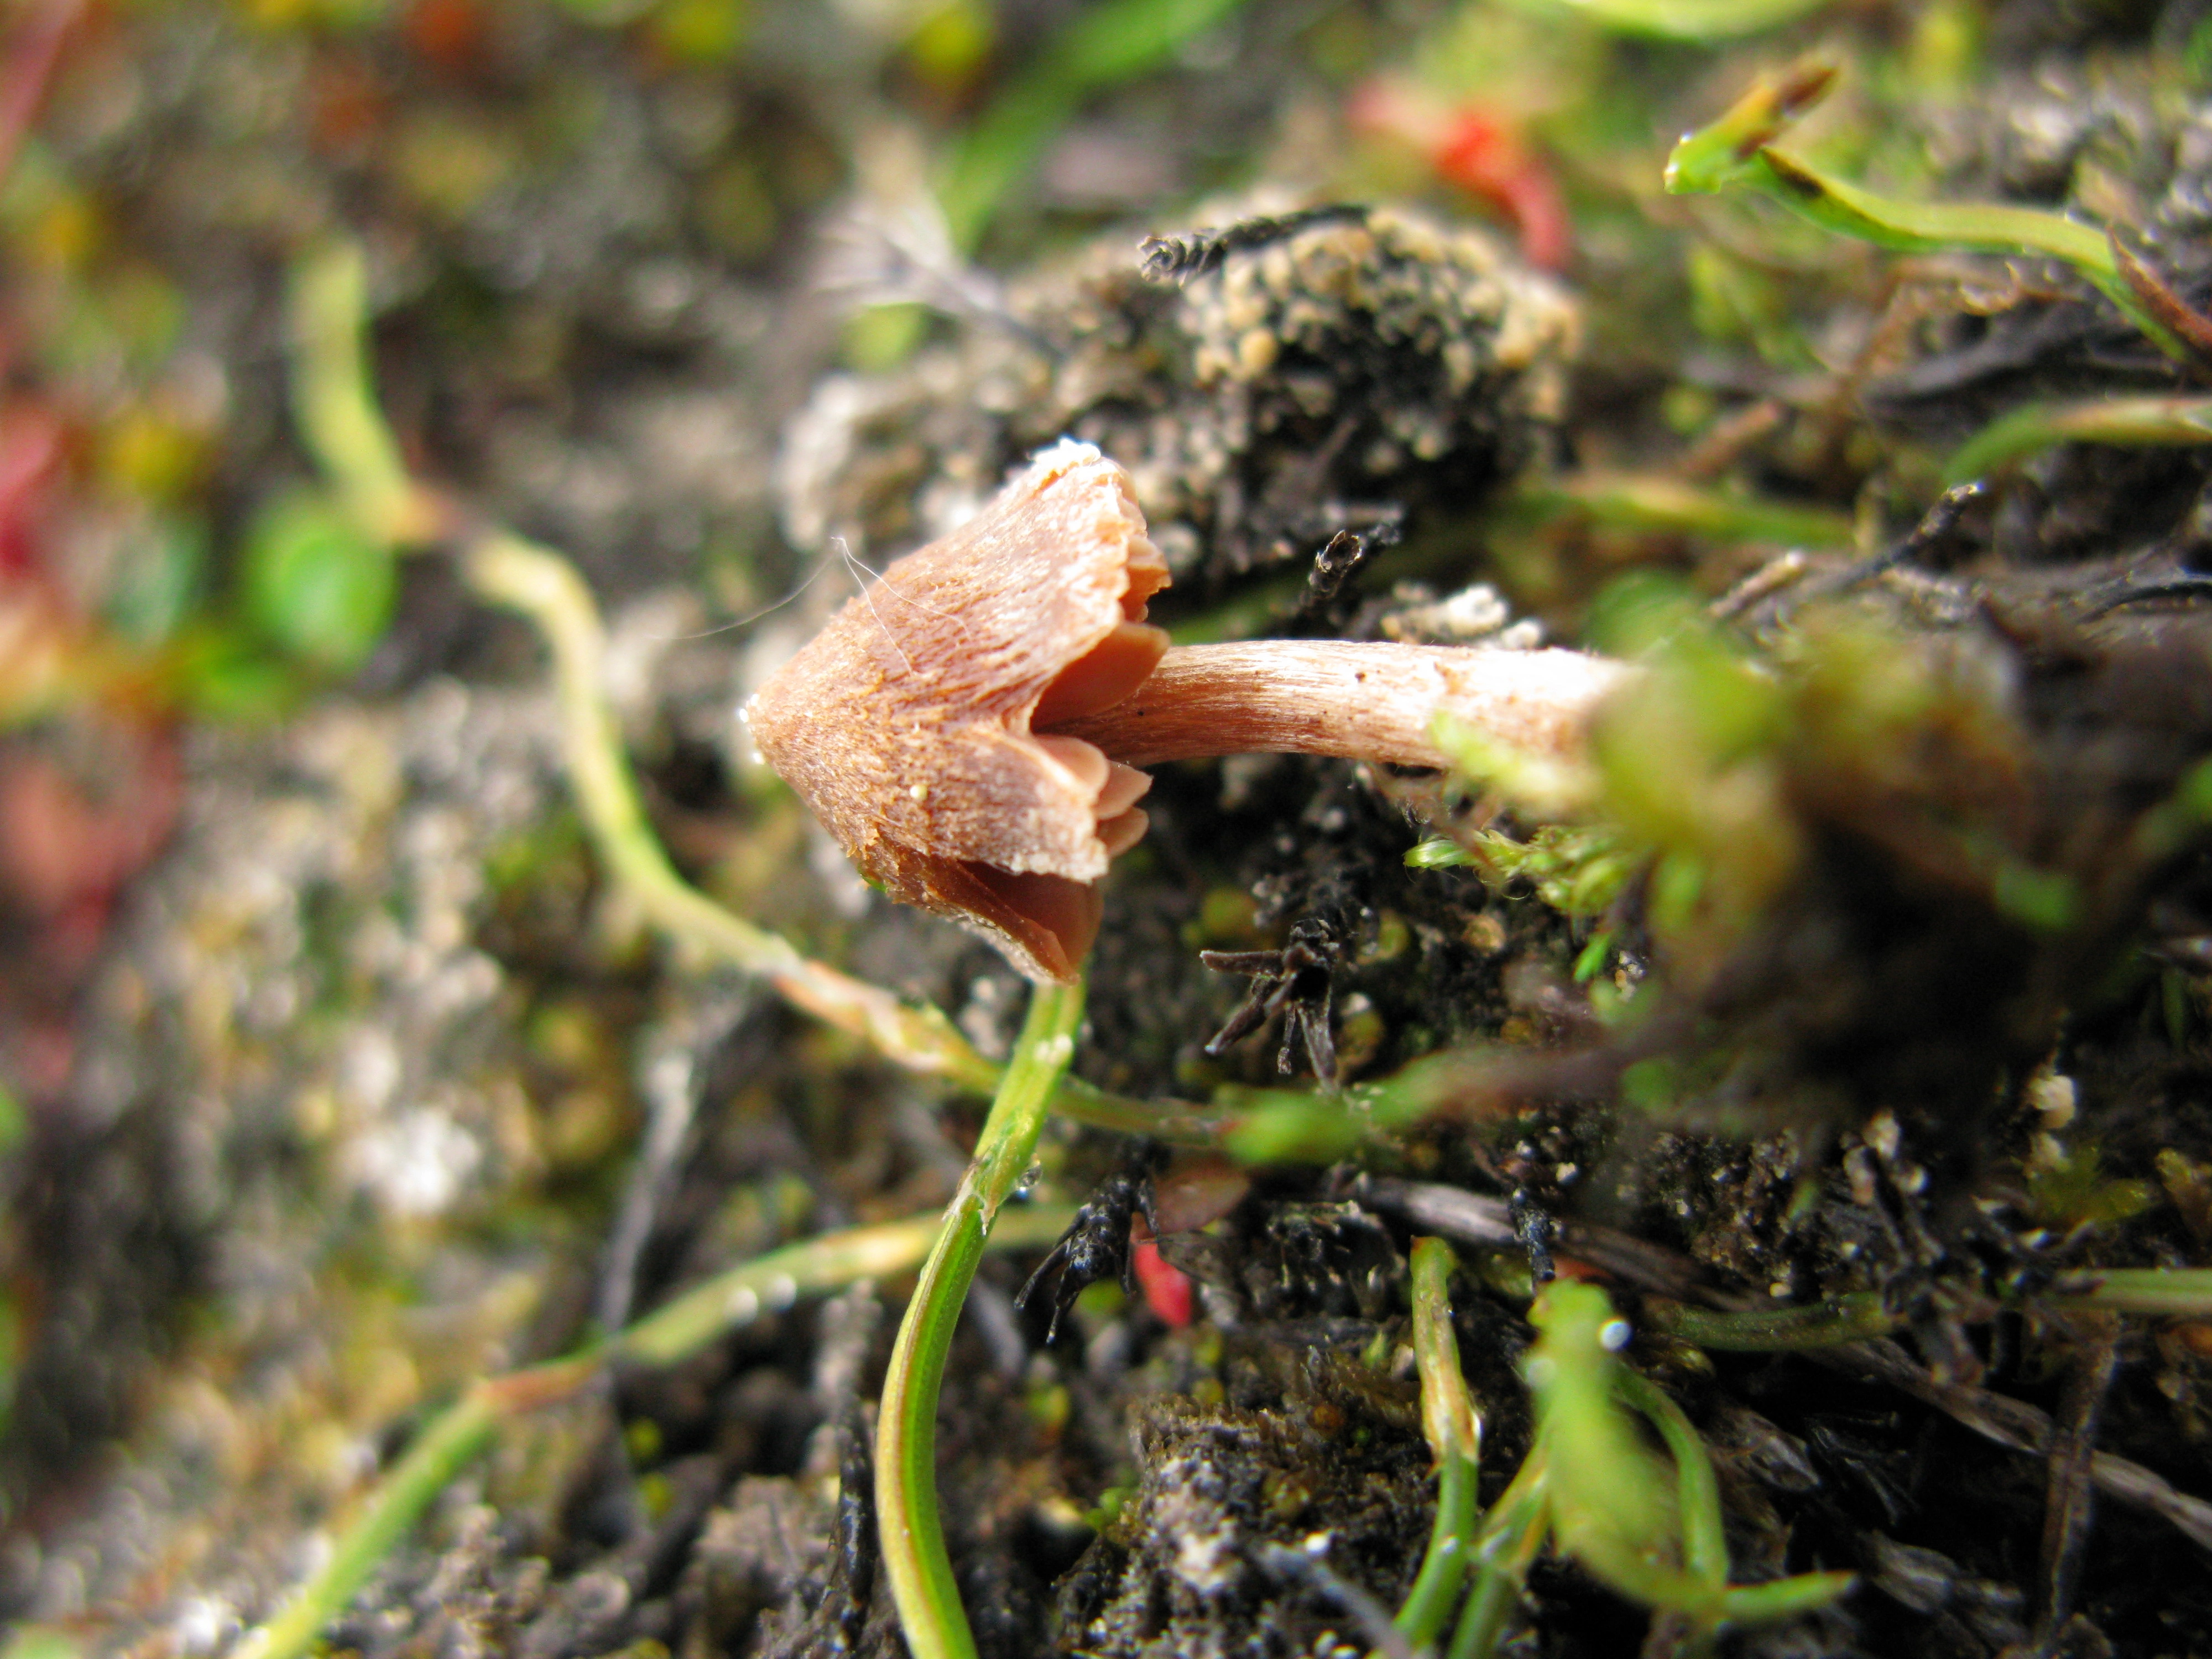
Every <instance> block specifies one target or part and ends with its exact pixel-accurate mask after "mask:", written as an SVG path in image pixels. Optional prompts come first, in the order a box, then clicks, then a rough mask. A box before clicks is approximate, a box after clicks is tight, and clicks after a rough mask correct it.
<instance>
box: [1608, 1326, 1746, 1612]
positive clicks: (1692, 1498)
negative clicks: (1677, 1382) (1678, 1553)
mask: <svg viewBox="0 0 2212 1659" xmlns="http://www.w3.org/2000/svg"><path fill="white" fill-rule="evenodd" d="M1613 1387H1614V1389H1616V1390H1617V1391H1618V1392H1619V1394H1620V1397H1621V1399H1622V1400H1623V1401H1626V1403H1627V1404H1628V1406H1629V1407H1631V1408H1632V1409H1633V1410H1635V1411H1636V1412H1638V1413H1640V1414H1641V1415H1642V1416H1643V1417H1644V1419H1646V1420H1648V1421H1649V1422H1650V1425H1652V1427H1654V1428H1656V1429H1657V1430H1658V1431H1659V1437H1660V1438H1661V1439H1662V1440H1663V1441H1664V1442H1666V1444H1667V1455H1668V1456H1669V1457H1671V1458H1673V1459H1674V1501H1675V1506H1676V1508H1677V1509H1678V1510H1680V1520H1681V1528H1682V1570H1683V1571H1685V1572H1686V1573H1688V1574H1689V1575H1690V1577H1692V1578H1695V1579H1697V1580H1699V1582H1701V1583H1706V1584H1710V1585H1711V1586H1712V1588H1714V1589H1720V1588H1722V1587H1723V1585H1725V1584H1726V1583H1728V1568H1729V1559H1728V1537H1727V1534H1726V1532H1725V1530H1724V1529H1723V1526H1722V1523H1721V1488H1720V1481H1719V1480H1718V1479H1717V1477H1716V1476H1715V1475H1714V1474H1713V1460H1712V1459H1711V1457H1710V1456H1709V1455H1707V1454H1706V1451H1705V1442H1704V1441H1703V1440H1701V1439H1699V1437H1698V1431H1696V1430H1695V1429H1693V1428H1692V1427H1691V1426H1690V1419H1688V1418H1686V1417H1685V1416H1683V1415H1682V1408H1681V1407H1680V1406H1677V1405H1676V1404H1675V1403H1674V1401H1672V1400H1670V1399H1669V1398H1668V1396H1667V1394H1666V1391H1665V1390H1664V1389H1661V1388H1660V1387H1659V1385H1658V1384H1657V1383H1654V1382H1652V1381H1651V1380H1650V1378H1649V1377H1647V1376H1644V1375H1643V1374H1642V1373H1641V1372H1639V1371H1636V1370H1631V1369H1630V1368H1629V1367H1627V1366H1626V1365H1623V1366H1621V1367H1620V1368H1619V1369H1618V1370H1616V1371H1615V1372H1614V1373H1613Z"/></svg>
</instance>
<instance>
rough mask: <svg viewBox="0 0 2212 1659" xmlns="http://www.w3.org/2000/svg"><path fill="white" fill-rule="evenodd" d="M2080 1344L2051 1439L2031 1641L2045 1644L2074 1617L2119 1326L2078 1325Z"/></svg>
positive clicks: (2106, 1318) (2105, 1320)
mask: <svg viewBox="0 0 2212 1659" xmlns="http://www.w3.org/2000/svg"><path fill="white" fill-rule="evenodd" d="M2079 1328H2080V1330H2081V1341H2080V1342H2079V1344H2078V1345H2077V1346H2076V1347H2075V1353H2074V1363H2073V1364H2072V1366H2071V1367H2070V1368H2069V1370H2068V1372H2067V1376H2066V1387H2065V1390H2064V1392H2063V1394H2062V1395H2060V1398H2059V1402H2058V1417H2057V1424H2056V1427H2055V1430H2054V1431H2053V1433H2052V1435H2051V1449H2050V1452H2049V1454H2048V1455H2049V1460H2050V1484H2049V1487H2048V1496H2047V1497H2046V1498H2045V1502H2044V1510H2043V1606H2042V1608H2041V1610H2040V1613H2039V1616H2038V1618H2037V1620H2036V1636H2037V1638H2038V1640H2039V1643H2041V1644H2049V1642H2050V1640H2051V1638H2052V1637H2053V1636H2055V1635H2057V1632H2058V1631H2059V1630H2060V1629H2061V1628H2062V1627H2063V1626H2064V1625H2065V1623H2066V1619H2067V1615H2068V1614H2069V1613H2071V1612H2072V1611H2073V1607H2074V1593H2075V1589H2078V1588H2079V1586H2080V1583H2081V1557H2082V1554H2083V1553H2084V1552H2085V1551H2086V1550H2087V1548H2088V1547H2089V1526H2090V1522H2091V1521H2092V1519H2093V1516H2094V1514H2095V1510H2096V1489H2095V1483H2094V1481H2093V1479H2092V1468H2091V1466H2092V1464H2093V1461H2094V1460H2095V1457H2096V1455H2097V1423H2098V1419H2100V1418H2101V1417H2102V1416H2103V1415H2104V1408H2105V1399H2106V1395H2108V1394H2109V1393H2110V1392H2111V1391H2112V1376H2113V1373H2114V1372H2115V1371H2116V1370H2118V1368H2119V1355H2120V1328H2119V1321H2118V1319H2116V1318H2114V1317H2113V1316H2112V1315H2110V1314H2105V1315H2102V1316H2086V1317H2084V1318H2083V1319H2081V1321H2080V1322H2079Z"/></svg>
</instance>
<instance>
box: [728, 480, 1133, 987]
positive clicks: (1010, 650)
mask: <svg viewBox="0 0 2212 1659" xmlns="http://www.w3.org/2000/svg"><path fill="white" fill-rule="evenodd" d="M864 580H865V581H866V586H864V588H863V591H862V592H860V594H859V595H858V596H856V597H855V598H854V599H851V600H849V601H848V602H847V604H846V605H845V606H844V608H843V609H842V610H841V611H838V613H837V614H836V617H833V618H832V619H831V620H830V622H829V625H828V626H827V627H825V628H824V629H823V630H822V632H821V633H820V634H819V635H817V636H816V637H815V638H814V640H813V641H811V643H809V644H808V645H807V646H806V647H805V648H804V649H802V650H801V651H800V652H799V653H798V654H797V655H796V656H794V657H793V659H791V660H790V661H789V662H788V663H787V664H786V665H784V666H783V667H782V668H781V669H780V670H779V671H777V672H776V673H775V676H774V677H773V678H770V679H769V682H768V684H765V685H763V687H762V688H761V690H760V691H759V692H758V693H757V695H756V696H754V697H753V699H752V700H751V702H750V703H748V704H747V705H746V708H745V710H744V719H745V720H747V722H748V723H749V724H750V728H751V732H752V736H753V740H754V742H755V743H756V744H757V745H758V746H759V749H760V751H761V754H762V755H763V757H765V758H766V759H767V761H768V763H769V765H771V766H773V767H774V768H775V769H776V771H777V772H778V773H780V774H781V775H782V776H783V777H784V779H785V780H786V781H787V782H789V783H790V784H791V785H792V787H793V788H795V789H797V790H798V791H799V793H800V794H801V795H802V796H803V797H805V800H806V802H807V804H808V805H810V806H811V807H812V808H813V810H814V812H815V814H816V816H817V817H819V818H820V819H821V820H822V822H823V823H824V824H825V825H827V826H828V827H829V831H830V833H831V834H833V835H834V836H836V838H837V840H838V841H839V842H840V843H841V844H842V846H843V847H844V848H845V851H846V854H848V856H849V857H850V858H851V859H852V860H853V861H854V864H856V865H857V866H860V872H861V873H862V874H863V875H864V876H866V878H868V879H869V881H871V882H872V883H873V884H876V885H877V886H878V887H880V888H882V889H883V890H884V891H885V892H886V893H888V894H890V896H892V897H893V898H896V899H899V900H902V901H903V902H906V903H908V904H914V905H918V906H920V907H921V908H923V909H926V910H930V911H933V912H934V913H936V914H937V915H943V916H948V917H950V918H951V919H952V920H954V921H958V922H961V923H962V924H963V925H964V926H967V927H970V928H972V929H974V930H975V932H977V933H981V934H982V935H983V936H984V937H985V938H987V939H989V940H991V942H992V943H994V945H998V946H999V947H1000V950H1002V951H1005V952H1006V955H1007V957H1009V958H1010V959H1011V960H1012V962H1013V963H1014V964H1015V966H1016V967H1018V968H1019V969H1021V970H1022V972H1024V974H1026V975H1029V976H1030V978H1032V979H1036V980H1048V981H1068V980H1072V979H1073V978H1074V977H1075V975H1076V971H1077V967H1078V964H1079V963H1081V962H1082V960H1083V958H1084V957H1085V954H1086V953H1087V952H1088V951H1089V950H1090V948H1091V940H1092V939H1094V938H1095V937H1096V936H1097V931H1098V920H1099V913H1100V912H1099V899H1098V895H1097V890H1095V889H1094V888H1093V887H1092V886H1091V883H1093V882H1095V881H1097V878H1099V877H1101V876H1103V875H1104V874H1105V873H1106V866H1107V864H1108V861H1109V860H1110V859H1112V857H1113V856H1114V855H1115V854H1117V853H1120V852H1121V851H1123V850H1125V849H1126V848H1128V847H1130V846H1131V845H1133V843H1134V842H1136V841H1137V840H1138V838H1139V837H1140V836H1142V835H1143V834H1144V832H1145V824H1146V818H1145V814H1144V813H1143V812H1142V811H1139V810H1138V809H1137V807H1136V805H1135V803H1136V801H1137V799H1138V798H1139V796H1141V795H1142V794H1143V793H1145V790H1146V787H1148V786H1149V785H1150V783H1151V779H1150V778H1148V777H1146V775H1145V774H1144V773H1142V772H1139V771H1137V770H1135V769H1133V768H1131V767H1127V766H1124V765H1121V763H1118V762H1115V761H1111V760H1109V759H1108V758H1107V757H1106V756H1105V754H1104V753H1103V752H1102V751H1101V750H1099V749H1098V748H1097V747H1096V746H1095V745H1093V744H1090V743H1087V742H1085V741H1084V740H1083V739H1082V738H1075V737H1069V736H1064V735H1038V734H1037V733H1036V732H1034V731H1033V730H1032V727H1033V726H1041V725H1055V724H1059V723H1061V722H1064V721H1067V720H1077V719H1080V718H1082V717H1084V716H1085V715H1088V714H1095V713H1097V712H1098V711H1099V710H1101V709H1103V708H1108V707H1109V706H1110V705H1112V704H1114V703H1115V702H1120V701H1121V699H1122V698H1124V697H1126V696H1128V695H1129V694H1130V693H1131V692H1132V691H1133V690H1135V689H1136V688H1137V686H1138V685H1139V684H1140V683H1141V682H1142V681H1143V680H1144V679H1145V678H1146V676H1147V675H1148V674H1150V673H1151V672H1152V668H1153V666H1154V665H1156V664H1157V663H1158V661H1159V659H1160V657H1161V654H1162V653H1164V651H1165V650H1166V648H1167V635H1165V634H1164V633H1163V632H1162V631H1161V630H1160V629H1157V628H1152V627H1149V626H1147V625H1146V623H1145V622H1144V616H1145V606H1146V602H1147V601H1148V600H1149V599H1151V598H1152V595H1153V594H1154V593H1156V592H1158V591H1159V590H1160V589H1161V588H1162V587H1164V586H1167V582H1168V568H1167V563H1166V562H1165V561H1164V559H1162V558H1161V556H1160V554H1159V550H1158V548H1156V547H1154V546H1153V545H1152V542H1151V541H1150V540H1149V539H1147V538H1146V534H1145V518H1144V514H1143V513H1142V512H1141V511H1140V510H1139V507H1138V506H1137V502H1136V498H1135V496H1134V495H1133V492H1132V489H1131V487H1130V483H1129V477H1128V475H1127V473H1126V472H1124V471H1122V470H1121V467H1119V466H1118V465H1115V463H1114V462H1112V461H1110V460H1109V459H1106V458H1105V457H1104V456H1103V455H1102V454H1100V453H1099V452H1098V451H1097V449H1096V448H1094V447H1091V445H1089V444H1085V443H1078V442H1075V441H1073V440H1064V441H1061V442H1060V443H1059V444H1057V445H1055V446H1054V447H1052V448H1050V449H1048V450H1046V451H1044V452H1043V453H1041V454H1039V455H1038V456H1037V457H1036V459H1034V460H1033V461H1032V462H1031V463H1030V466H1029V467H1028V469H1027V470H1026V471H1024V472H1023V473H1022V474H1021V475H1020V476H1019V477H1016V478H1015V479H1014V480H1013V481H1012V482H1011V483H1008V484H1007V486H1006V488H1005V489H1003V490H1001V491H1000V494H999V495H998V496H997V498H996V499H995V500H994V501H992V502H991V503H990V505H988V506H987V507H985V508H984V509H983V510H982V511H981V513H978V514H976V516H975V518H973V519H971V520H969V521H968V522H967V523H966V524H964V525H963V526H960V528H958V529H957V530H955V531H954V532H952V533H951V534H950V535H948V536H946V537H945V538H942V539H941V540H939V541H936V542H933V543H931V544H929V545H928V546H927V547H925V548H922V549H921V550H920V551H918V552H915V553H910V554H908V556H906V557H904V558H902V559H900V560H898V561H896V562H895V563H893V564H892V565H891V566H890V568H889V569H888V570H886V571H885V572H884V574H883V576H882V577H880V578H878V579H875V580H866V579H864Z"/></svg>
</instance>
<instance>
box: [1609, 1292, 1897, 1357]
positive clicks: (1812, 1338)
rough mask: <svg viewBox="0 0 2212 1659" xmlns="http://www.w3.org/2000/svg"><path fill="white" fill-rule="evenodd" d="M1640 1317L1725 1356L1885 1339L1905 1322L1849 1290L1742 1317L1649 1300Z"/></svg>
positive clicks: (1874, 1299) (1876, 1299) (1876, 1296)
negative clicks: (1875, 1338)
mask: <svg viewBox="0 0 2212 1659" xmlns="http://www.w3.org/2000/svg"><path fill="white" fill-rule="evenodd" d="M1644 1320H1645V1322H1646V1323H1648V1324H1650V1326H1652V1327H1653V1328H1655V1329H1657V1330H1662V1331H1664V1332H1666V1333H1667V1334H1668V1335H1669V1336H1674V1337H1680V1339H1681V1340H1683V1341H1685V1342H1690V1343H1694V1344H1696V1345H1697V1346H1699V1347H1700V1348H1717V1349H1719V1350H1721V1351H1722V1352H1728V1353H1787V1352H1794V1351H1796V1350H1798V1349H1801V1348H1828V1347H1833V1346H1836V1345H1837V1344H1838V1343H1839V1342H1863V1341H1866V1340H1869V1339H1871V1338H1873V1337H1877V1336H1887V1334H1889V1333H1890V1332H1892V1331H1893V1330H1895V1329H1896V1328H1898V1327H1899V1325H1901V1324H1903V1323H1904V1320H1903V1318H1902V1317H1901V1316H1899V1315H1898V1314H1896V1313H1893V1312H1892V1311H1891V1310H1890V1309H1889V1308H1888V1307H1887V1305H1885V1304H1884V1303H1883V1301H1882V1298H1881V1294H1880V1292H1878V1291H1848V1292H1846V1293H1845V1294H1844V1295H1842V1296H1833V1297H1827V1298H1826V1299H1825V1300H1822V1301H1820V1302H1808V1303H1803V1304H1797V1305H1795V1306H1791V1307H1786V1308H1764V1309H1759V1310H1753V1311H1751V1312H1746V1313H1719V1312H1716V1311H1715V1310H1712V1309H1711V1308H1693V1307H1691V1306H1690V1305H1688V1304H1686V1303H1680V1302H1665V1301H1662V1300H1660V1299H1658V1298H1657V1297H1653V1298H1650V1299H1649V1300H1647V1301H1646V1302H1645V1304H1644Z"/></svg>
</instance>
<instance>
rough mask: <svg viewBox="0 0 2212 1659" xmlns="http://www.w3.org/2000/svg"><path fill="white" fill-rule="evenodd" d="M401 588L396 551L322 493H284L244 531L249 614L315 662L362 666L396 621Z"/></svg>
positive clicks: (338, 667) (336, 667)
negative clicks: (367, 532)
mask: <svg viewBox="0 0 2212 1659" xmlns="http://www.w3.org/2000/svg"><path fill="white" fill-rule="evenodd" d="M397 587H398V574H397V570H396V568H395V566H394V562H393V557H392V550H391V549H390V548H389V547H388V546H386V545H385V544H382V543H380V542H378V541H375V540H373V539H371V538H369V537H368V536H365V535H363V534H362V532H361V531H360V530H358V529H356V527H355V526H354V524H353V522H352V521H351V520H350V519H349V518H348V516H347V515H346V514H345V513H343V512H342V511H341V510H340V509H339V508H338V507H337V504H336V503H334V502H332V501H330V500H329V499H327V498H326V497H324V496H322V495H316V494H313V493H311V492H308V491H304V490H302V491H298V492H295V493H292V494H288V495H282V496H280V497H278V498H277V499H276V501H272V502H271V503H270V505H269V506H267V507H264V509H263V510H262V512H261V513H260V514H259V515H258V517H257V518H256V519H255V520H254V521H253V525H252V528H251V529H250V530H249V531H248V532H246V568H245V590H246V614H247V616H248V617H251V618H252V622H253V623H254V625H255V626H256V627H258V629H261V630H262V632H263V633H264V634H265V635H267V636H268V637H269V638H270V640H271V641H274V642H275V643H276V644H277V645H278V646H280V647H283V649H284V650H285V651H286V652H288V653H290V654H291V655H293V656H295V657H297V658H299V659H301V660H303V661H305V662H307V663H309V664H312V665H313V666H315V667H318V668H321V669H325V670H328V671H331V672H333V673H346V672H349V671H351V670H353V669H355V668H357V667H359V666H360V665H361V664H362V662H363V661H364V660H365V659H367V658H368V653H370V652H371V651H373V650H374V649H375V648H376V642H377V641H379V640H380V639H382V638H383V637H384V630H385V629H386V627H387V626H389V625H390V623H391V621H392V597H393V594H394V592H395V591H396V589H397Z"/></svg>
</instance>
